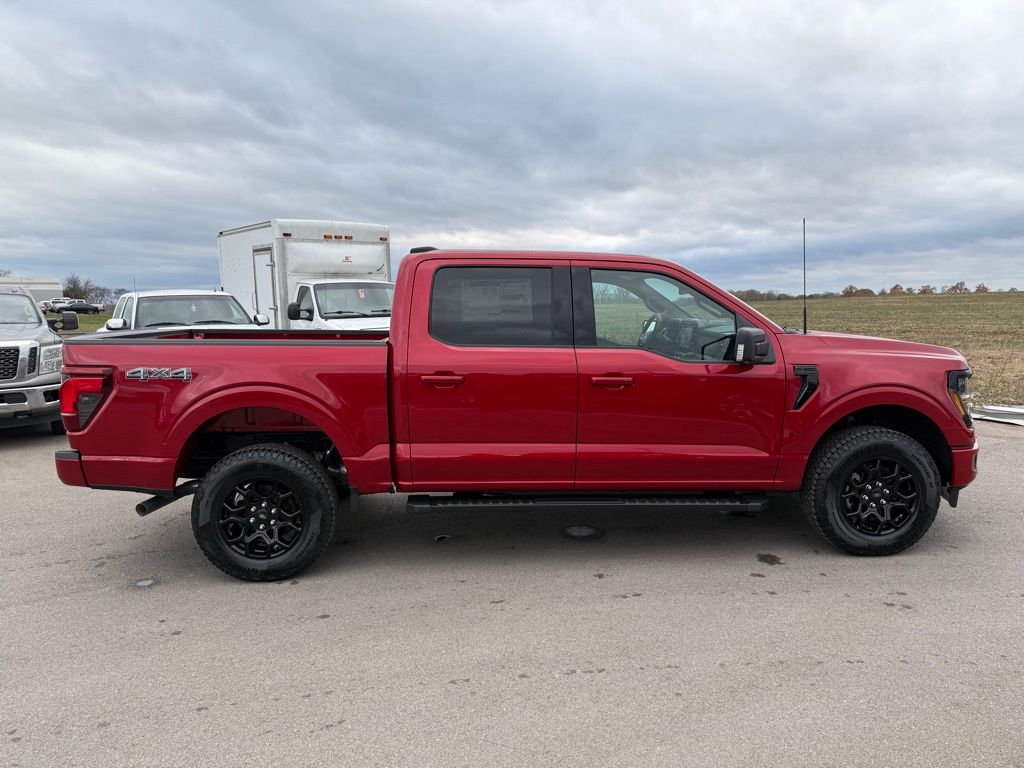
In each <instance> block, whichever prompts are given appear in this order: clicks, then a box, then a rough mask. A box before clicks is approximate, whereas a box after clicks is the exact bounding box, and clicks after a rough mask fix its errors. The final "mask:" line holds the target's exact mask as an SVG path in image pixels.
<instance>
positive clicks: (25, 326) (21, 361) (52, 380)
mask: <svg viewBox="0 0 1024 768" xmlns="http://www.w3.org/2000/svg"><path fill="white" fill-rule="evenodd" d="M58 327H59V328H60V329H61V330H66V331H73V330H74V329H76V328H77V327H78V315H76V314H74V313H72V312H67V313H65V314H64V317H63V318H62V319H61V320H49V321H47V320H45V319H44V317H43V315H42V314H41V313H40V311H39V307H37V306H36V302H35V301H34V300H33V299H32V296H31V295H29V293H28V292H27V291H25V290H22V289H20V288H0V429H3V428H6V427H22V426H27V425H29V424H49V425H50V428H51V430H53V432H54V433H63V431H64V426H63V424H62V423H61V419H60V402H59V391H60V382H61V376H60V368H61V364H62V362H63V340H62V339H61V337H60V336H58V335H57V333H56V330H55V329H56V328H58Z"/></svg>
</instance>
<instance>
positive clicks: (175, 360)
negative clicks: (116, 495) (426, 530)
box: [62, 329, 391, 493]
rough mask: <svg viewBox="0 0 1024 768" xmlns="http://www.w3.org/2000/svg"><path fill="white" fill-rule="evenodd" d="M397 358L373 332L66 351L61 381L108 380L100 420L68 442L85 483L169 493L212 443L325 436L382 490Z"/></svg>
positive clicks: (158, 341) (172, 335)
mask: <svg viewBox="0 0 1024 768" xmlns="http://www.w3.org/2000/svg"><path fill="white" fill-rule="evenodd" d="M271 348H272V349H273V353H272V354H271V353H270V350H271ZM389 355H390V346H389V342H388V336H387V334H385V333H381V332H375V331H352V332H335V331H282V330H263V329H251V330H250V329H235V330H231V329H225V330H223V331H221V330H217V331H190V330H188V329H174V330H163V331H133V332H127V333H119V334H97V335H89V336H82V337H79V338H76V339H72V340H69V341H68V342H67V345H66V347H65V351H64V369H65V371H64V372H65V374H66V375H72V376H102V377H103V381H104V384H103V397H102V399H101V401H100V403H99V405H98V406H97V408H96V410H95V411H94V412H93V413H92V415H91V416H90V417H89V419H88V421H87V422H86V423H85V425H84V427H83V428H82V429H80V430H74V429H71V430H69V432H68V440H69V442H70V444H71V448H72V449H75V450H76V451H78V452H80V455H81V459H80V466H81V472H82V474H83V480H84V482H83V483H82V484H88V485H90V486H93V487H105V488H118V489H121V488H133V489H144V490H146V491H152V492H154V493H162V492H168V491H170V490H171V489H173V488H174V486H175V483H176V481H177V479H178V478H180V477H188V476H191V475H193V474H195V471H192V472H190V469H192V467H191V466H190V465H192V464H194V463H195V462H196V461H199V462H200V463H201V461H202V454H203V449H204V446H206V445H209V444H210V443H211V441H217V440H221V441H224V440H230V435H231V433H232V432H240V431H245V432H250V433H251V432H253V431H260V432H264V431H265V432H268V433H277V432H294V433H302V432H309V433H325V434H326V435H327V436H328V437H329V438H330V439H331V441H332V442H333V443H334V445H336V446H345V448H346V450H347V451H348V452H349V455H351V456H352V457H353V458H352V459H349V458H348V456H346V470H347V471H348V473H349V474H350V475H351V476H354V477H358V478H359V480H360V482H361V483H365V485H366V487H367V490H369V489H371V488H378V487H380V488H384V489H386V488H387V487H389V486H390V483H391V472H390V460H389V456H390V451H389V436H388V385H387V382H388V361H389ZM62 410H64V409H63V408H62ZM101 415H102V416H103V417H102V418H100V416H101ZM297 437H299V436H297ZM360 487H362V485H361V486H360Z"/></svg>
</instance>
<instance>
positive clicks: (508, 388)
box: [405, 260, 577, 491]
mask: <svg viewBox="0 0 1024 768" xmlns="http://www.w3.org/2000/svg"><path fill="white" fill-rule="evenodd" d="M414 279H415V283H414V286H413V298H412V306H411V308H410V310H411V311H410V317H411V318H415V319H416V320H415V321H414V322H412V323H411V324H410V328H409V343H408V344H407V345H406V347H407V350H408V359H407V369H406V374H405V375H406V382H405V385H406V393H407V396H406V402H407V404H408V423H409V433H410V435H409V436H410V453H411V459H412V475H413V478H412V479H413V484H414V487H415V489H416V490H419V491H429V490H438V491H443V490H477V491H487V490H492V491H511V490H558V489H563V490H564V489H570V488H572V486H573V475H574V470H575V453H576V417H577V394H576V387H577V375H576V356H575V353H574V350H573V347H572V311H571V288H570V276H569V266H568V261H566V262H552V261H547V260H545V261H540V260H537V261H531V260H516V261H508V262H502V261H497V260H481V261H480V262H476V263H474V262H472V261H468V260H467V261H461V260H460V261H457V262H455V263H452V262H451V261H441V260H438V261H436V262H435V261H429V260H428V261H424V262H423V263H422V264H420V265H419V266H418V268H417V270H416V274H415V278H414ZM424 320H427V321H426V322H424Z"/></svg>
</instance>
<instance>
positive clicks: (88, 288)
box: [64, 272, 99, 300]
mask: <svg viewBox="0 0 1024 768" xmlns="http://www.w3.org/2000/svg"><path fill="white" fill-rule="evenodd" d="M98 287H99V286H97V285H96V283H94V282H93V281H92V280H90V279H89V278H87V277H80V276H79V275H78V274H76V273H74V272H72V273H71V274H70V275H68V276H67V277H65V278H64V295H65V296H67V297H68V298H69V299H85V300H87V299H88V298H89V294H91V293H92V292H93V291H95V290H96V288H98Z"/></svg>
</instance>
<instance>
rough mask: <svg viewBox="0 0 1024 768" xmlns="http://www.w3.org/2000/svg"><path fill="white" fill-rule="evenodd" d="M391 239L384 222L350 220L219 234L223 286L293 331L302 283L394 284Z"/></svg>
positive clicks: (352, 321)
mask: <svg viewBox="0 0 1024 768" xmlns="http://www.w3.org/2000/svg"><path fill="white" fill-rule="evenodd" d="M390 240H391V238H390V235H389V232H388V228H387V227H386V226H385V225H383V224H361V223H357V222H351V221H312V220H305V219H271V220H270V221H264V222H261V223H259V224H252V225H250V226H247V227H237V228H235V229H226V230H224V231H223V232H221V233H220V234H219V235H218V236H217V250H218V253H219V256H220V282H221V287H222V288H223V290H225V291H227V292H228V293H230V294H233V295H234V296H235V298H237V299H238V300H239V301H240V302H241V303H242V306H243V307H245V308H246V309H247V310H248V311H249V314H250V315H256V314H262V315H266V316H267V317H269V318H270V324H271V326H272V327H274V328H289V327H292V326H293V325H296V323H295V321H292V322H289V320H288V304H289V302H292V301H295V299H296V296H297V293H298V290H299V286H300V285H303V284H306V285H309V284H313V283H324V282H325V281H326V282H330V283H332V284H333V283H335V282H342V283H344V282H348V281H358V282H374V283H377V282H385V283H390V281H391V242H390ZM389 309H390V308H389ZM351 314H358V313H354V312H353V313H351ZM388 319H389V318H384V319H383V320H382V319H381V318H380V317H377V318H355V317H352V318H346V319H345V320H344V325H343V327H345V328H359V327H366V328H380V327H382V324H383V327H387V320H388ZM339 322H340V321H339ZM300 324H301V325H302V326H303V327H309V323H300ZM331 325H333V323H332V324H331Z"/></svg>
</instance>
